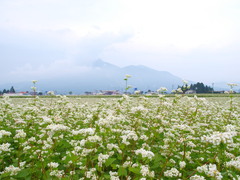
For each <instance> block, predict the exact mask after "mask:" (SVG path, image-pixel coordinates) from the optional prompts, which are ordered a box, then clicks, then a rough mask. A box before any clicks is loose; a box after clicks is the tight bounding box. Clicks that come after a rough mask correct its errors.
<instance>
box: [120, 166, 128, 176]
mask: <svg viewBox="0 0 240 180" xmlns="http://www.w3.org/2000/svg"><path fill="white" fill-rule="evenodd" d="M118 175H119V176H127V170H126V169H125V168H124V167H120V168H119V169H118Z"/></svg>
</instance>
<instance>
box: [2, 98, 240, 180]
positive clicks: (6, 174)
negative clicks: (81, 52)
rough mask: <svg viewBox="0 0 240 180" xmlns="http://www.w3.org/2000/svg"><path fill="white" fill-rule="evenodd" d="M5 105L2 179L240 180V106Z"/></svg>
mask: <svg viewBox="0 0 240 180" xmlns="http://www.w3.org/2000/svg"><path fill="white" fill-rule="evenodd" d="M12 101H13V100H12V99H9V98H7V97H3V98H1V99H0V179H73V180H75V179H92V180H94V179H111V180H118V179H128V180H130V179H139V180H144V179H159V180H160V179H163V180H165V179H190V180H204V179H216V180H221V179H234V180H239V179H240V103H239V102H238V101H237V100H235V99H233V98H229V102H225V103H224V105H222V104H220V103H217V102H211V101H209V100H207V99H205V98H197V97H187V96H182V95H176V96H175V97H172V98H167V97H165V96H159V97H157V98H147V97H137V98H132V97H129V96H125V95H124V96H123V97H121V98H115V99H111V100H107V99H101V100H99V101H97V102H96V103H87V102H83V101H82V100H81V99H72V98H67V97H64V96H61V97H58V98H53V99H44V98H43V99H42V98H34V99H29V100H27V99H25V100H24V101H23V100H22V101H21V103H13V102H12Z"/></svg>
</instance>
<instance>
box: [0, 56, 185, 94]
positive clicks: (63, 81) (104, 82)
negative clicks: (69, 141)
mask: <svg viewBox="0 0 240 180" xmlns="http://www.w3.org/2000/svg"><path fill="white" fill-rule="evenodd" d="M126 74H130V75H131V76H132V77H131V78H129V81H128V83H129V85H132V86H133V88H137V89H139V90H143V91H147V90H153V91H155V90H157V89H158V88H160V87H166V88H168V89H169V90H170V91H171V90H172V88H173V87H174V88H177V86H178V85H181V84H182V80H181V78H179V77H177V76H174V75H172V74H171V73H169V72H166V71H157V70H154V69H151V68H149V67H146V66H142V65H140V66H127V67H123V68H120V67H118V66H115V65H113V64H110V63H107V62H104V61H102V60H97V61H95V62H94V63H93V64H92V65H91V66H89V70H88V71H86V72H79V73H78V74H76V75H74V76H68V75H65V74H63V75H62V76H61V77H58V78H50V79H41V80H39V81H38V82H37V87H38V89H39V90H41V91H42V92H45V91H49V90H55V91H57V92H58V93H63V94H67V93H68V92H69V91H72V92H73V93H75V94H82V93H84V92H85V91H96V90H120V91H124V89H125V81H124V80H123V79H124V78H125V75H126ZM29 81H30V80H29ZM12 85H13V86H14V87H15V89H16V90H18V91H23V90H28V91H30V86H31V83H27V82H23V83H18V84H17V83H14V84H9V85H8V86H12ZM26 85H27V86H26ZM0 88H1V86H0ZM3 88H8V87H6V86H5V87H3ZM131 91H133V89H132V90H130V92H131Z"/></svg>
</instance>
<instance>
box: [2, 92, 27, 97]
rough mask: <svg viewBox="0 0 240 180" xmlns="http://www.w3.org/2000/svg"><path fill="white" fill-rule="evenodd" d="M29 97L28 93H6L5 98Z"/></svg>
mask: <svg viewBox="0 0 240 180" xmlns="http://www.w3.org/2000/svg"><path fill="white" fill-rule="evenodd" d="M24 95H29V94H28V93H27V92H17V93H4V96H24Z"/></svg>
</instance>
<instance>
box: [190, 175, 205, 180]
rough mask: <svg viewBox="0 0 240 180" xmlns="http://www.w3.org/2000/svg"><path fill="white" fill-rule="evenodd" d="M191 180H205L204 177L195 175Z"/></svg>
mask: <svg viewBox="0 0 240 180" xmlns="http://www.w3.org/2000/svg"><path fill="white" fill-rule="evenodd" d="M190 180H205V178H204V177H203V176H199V175H194V176H191V177H190Z"/></svg>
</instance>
